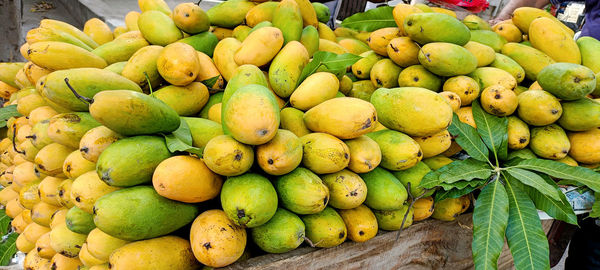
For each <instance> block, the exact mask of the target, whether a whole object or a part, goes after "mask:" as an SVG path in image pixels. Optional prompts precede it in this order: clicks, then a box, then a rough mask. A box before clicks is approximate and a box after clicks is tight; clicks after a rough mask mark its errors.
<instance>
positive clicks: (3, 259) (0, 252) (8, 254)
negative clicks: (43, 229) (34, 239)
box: [0, 232, 19, 266]
mask: <svg viewBox="0 0 600 270" xmlns="http://www.w3.org/2000/svg"><path fill="white" fill-rule="evenodd" d="M18 236H19V234H18V233H15V232H11V233H10V234H9V235H8V236H7V237H6V238H5V239H4V240H3V241H2V243H0V265H1V266H8V264H9V263H10V261H11V259H12V258H13V257H14V256H15V254H16V253H17V237H18Z"/></svg>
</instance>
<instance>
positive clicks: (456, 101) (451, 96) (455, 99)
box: [440, 92, 462, 112]
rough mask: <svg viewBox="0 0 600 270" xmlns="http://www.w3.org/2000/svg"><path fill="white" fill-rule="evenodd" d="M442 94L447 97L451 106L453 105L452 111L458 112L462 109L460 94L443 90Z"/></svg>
mask: <svg viewBox="0 0 600 270" xmlns="http://www.w3.org/2000/svg"><path fill="white" fill-rule="evenodd" d="M440 96H442V97H443V98H444V99H446V101H447V102H448V104H450V107H452V111H454V112H457V111H458V110H459V109H460V106H462V103H461V101H460V96H458V94H456V93H454V92H441V93H440Z"/></svg>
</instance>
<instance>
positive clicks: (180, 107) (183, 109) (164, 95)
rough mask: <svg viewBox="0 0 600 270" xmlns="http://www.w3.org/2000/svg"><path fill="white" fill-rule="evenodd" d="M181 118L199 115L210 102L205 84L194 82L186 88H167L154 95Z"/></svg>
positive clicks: (170, 86)
mask: <svg viewBox="0 0 600 270" xmlns="http://www.w3.org/2000/svg"><path fill="white" fill-rule="evenodd" d="M153 96H154V97H156V98H158V99H160V100H161V101H163V102H164V103H166V104H167V105H169V106H170V107H171V108H173V109H174V110H175V111H176V112H177V114H178V115H180V116H190V115H195V114H197V113H198V112H199V111H200V110H201V109H202V107H204V105H205V104H206V102H208V96H209V93H208V89H207V88H206V86H204V84H202V83H199V82H192V83H190V84H188V85H186V86H175V85H169V86H165V87H163V88H161V89H159V90H158V91H156V92H154V93H153Z"/></svg>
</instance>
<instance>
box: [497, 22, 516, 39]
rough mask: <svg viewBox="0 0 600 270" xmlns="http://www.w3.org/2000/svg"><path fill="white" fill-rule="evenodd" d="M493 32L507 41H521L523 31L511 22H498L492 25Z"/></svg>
mask: <svg viewBox="0 0 600 270" xmlns="http://www.w3.org/2000/svg"><path fill="white" fill-rule="evenodd" d="M493 30H494V32H496V33H497V34H498V35H500V36H501V37H503V38H504V39H506V41H507V42H521V41H522V40H523V33H521V30H519V28H518V27H517V26H516V25H514V24H512V23H500V24H497V25H494V29H493Z"/></svg>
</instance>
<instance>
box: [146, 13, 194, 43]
mask: <svg viewBox="0 0 600 270" xmlns="http://www.w3.org/2000/svg"><path fill="white" fill-rule="evenodd" d="M138 27H139V28H140V32H141V33H142V35H143V36H144V38H145V39H146V40H148V42H150V44H153V45H160V46H167V45H169V44H171V43H173V42H175V41H177V40H179V39H181V38H182V37H183V33H181V30H179V28H177V25H175V22H173V19H171V17H169V16H168V15H166V14H165V13H163V12H160V11H156V10H149V11H143V12H142V15H140V18H139V19H138Z"/></svg>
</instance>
